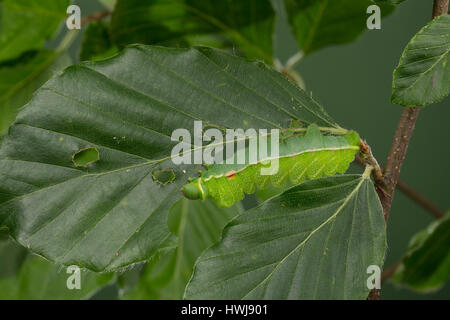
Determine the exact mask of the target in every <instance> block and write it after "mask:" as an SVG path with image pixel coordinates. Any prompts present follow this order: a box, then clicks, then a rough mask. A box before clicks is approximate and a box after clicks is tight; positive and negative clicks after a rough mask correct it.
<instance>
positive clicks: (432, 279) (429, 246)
mask: <svg viewBox="0 0 450 320" xmlns="http://www.w3.org/2000/svg"><path fill="white" fill-rule="evenodd" d="M449 277H450V213H447V215H446V216H445V217H444V218H441V219H440V220H438V221H435V222H433V223H432V224H431V225H430V226H429V227H428V228H427V229H425V230H423V231H421V232H419V233H417V234H416V235H415V236H414V237H413V238H412V239H411V242H410V245H409V248H408V252H407V254H406V256H405V257H404V258H403V260H402V263H401V265H400V267H399V268H398V269H397V272H396V273H395V274H394V276H393V278H392V279H393V281H394V282H395V283H397V284H401V285H407V286H409V287H410V288H412V289H414V290H417V291H424V292H429V291H434V290H437V289H439V288H440V287H442V286H443V285H444V284H445V282H446V281H447V280H448V279H449Z"/></svg>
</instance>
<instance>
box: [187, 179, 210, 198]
mask: <svg viewBox="0 0 450 320" xmlns="http://www.w3.org/2000/svg"><path fill="white" fill-rule="evenodd" d="M181 192H182V193H183V195H184V196H185V197H186V198H188V199H190V200H198V199H202V200H205V199H206V198H207V197H208V187H207V186H205V184H204V183H202V181H201V180H200V179H195V180H193V181H191V182H190V183H188V184H187V185H185V186H184V187H183V188H182V189H181Z"/></svg>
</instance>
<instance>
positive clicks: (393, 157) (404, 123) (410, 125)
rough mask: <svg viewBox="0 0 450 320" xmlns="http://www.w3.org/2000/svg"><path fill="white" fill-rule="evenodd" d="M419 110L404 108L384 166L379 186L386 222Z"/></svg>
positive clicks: (416, 108)
mask: <svg viewBox="0 0 450 320" xmlns="http://www.w3.org/2000/svg"><path fill="white" fill-rule="evenodd" d="M419 110H420V108H418V107H405V108H403V110H402V114H401V116H400V121H399V123H398V126H397V130H396V132H395V136H394V141H393V142H392V146H391V150H390V151H389V155H388V157H387V160H386V165H385V167H384V178H383V183H381V184H379V185H378V188H377V192H378V196H379V198H380V201H381V205H382V206H383V212H384V219H385V220H386V222H387V221H388V219H389V212H390V210H391V204H392V199H393V197H394V191H395V187H396V185H397V182H398V177H399V175H400V169H401V167H402V164H403V160H404V159H405V156H406V151H407V150H408V145H409V141H410V140H411V137H412V134H413V132H414V127H415V125H416V121H417V117H418V115H419ZM379 189H382V190H383V192H380V191H379Z"/></svg>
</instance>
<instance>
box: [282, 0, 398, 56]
mask: <svg viewBox="0 0 450 320" xmlns="http://www.w3.org/2000/svg"><path fill="white" fill-rule="evenodd" d="M371 4H372V2H371V1H370V0H331V1H330V0H285V6H286V11H287V14H288V20H289V23H290V25H291V27H292V30H293V32H294V34H295V37H296V39H297V41H298V44H299V46H300V49H301V50H302V52H303V53H304V54H310V53H312V52H314V51H317V50H319V49H322V48H324V47H326V46H330V45H337V44H345V43H348V42H351V41H354V40H356V39H357V38H358V37H359V36H360V35H361V34H362V33H363V32H364V31H366V30H367V25H366V20H367V15H366V14H365V13H366V10H367V7H369V6H370V5H371ZM380 6H381V12H382V16H386V15H388V14H390V13H392V11H393V9H394V7H392V6H390V5H380Z"/></svg>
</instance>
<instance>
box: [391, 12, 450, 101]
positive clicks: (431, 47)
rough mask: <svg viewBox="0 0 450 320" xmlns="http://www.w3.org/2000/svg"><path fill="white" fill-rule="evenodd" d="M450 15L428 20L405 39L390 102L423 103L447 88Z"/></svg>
mask: <svg viewBox="0 0 450 320" xmlns="http://www.w3.org/2000/svg"><path fill="white" fill-rule="evenodd" d="M449 52H450V15H448V14H446V15H442V16H440V17H437V18H435V19H433V20H432V21H430V22H429V23H428V24H427V25H426V26H425V27H424V28H423V29H422V30H420V31H419V32H418V33H417V34H416V35H415V36H414V37H413V38H412V39H411V41H410V42H409V43H408V45H407V46H406V48H405V51H404V52H403V54H402V57H401V58H400V63H399V65H398V67H397V68H396V69H395V71H394V81H393V85H392V98H391V100H392V103H395V104H399V105H402V106H425V105H427V104H432V103H436V102H439V101H440V100H442V99H443V98H445V97H446V96H447V95H448V93H449V91H450V56H449Z"/></svg>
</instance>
